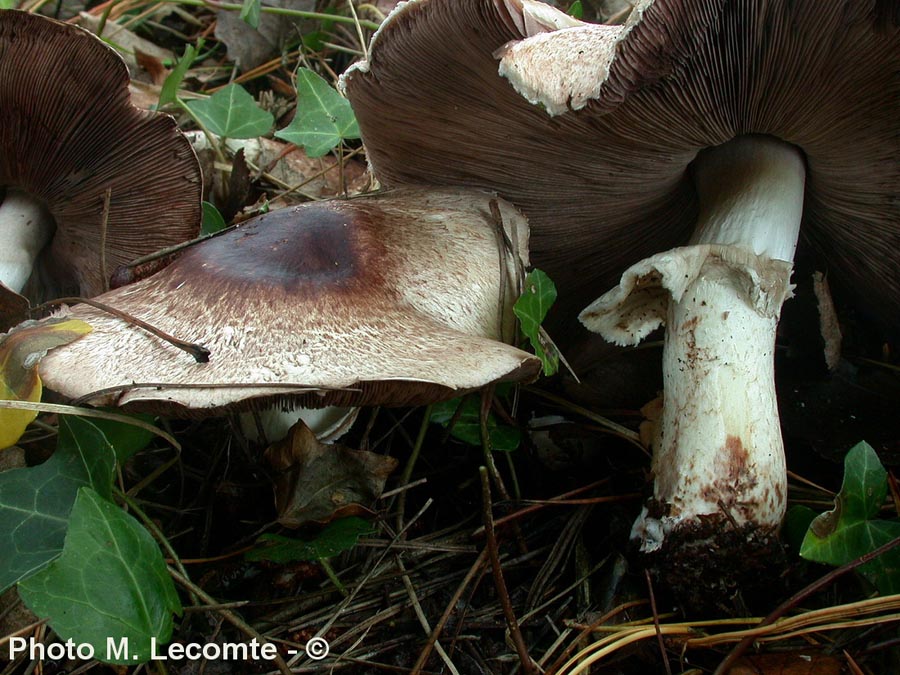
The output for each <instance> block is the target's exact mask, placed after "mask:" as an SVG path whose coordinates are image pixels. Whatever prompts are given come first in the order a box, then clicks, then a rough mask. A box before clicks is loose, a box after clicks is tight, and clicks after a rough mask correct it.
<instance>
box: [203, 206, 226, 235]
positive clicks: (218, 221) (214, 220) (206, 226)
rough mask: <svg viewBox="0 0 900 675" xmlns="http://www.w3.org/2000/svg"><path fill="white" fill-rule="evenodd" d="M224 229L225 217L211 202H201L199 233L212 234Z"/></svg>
mask: <svg viewBox="0 0 900 675" xmlns="http://www.w3.org/2000/svg"><path fill="white" fill-rule="evenodd" d="M224 229H225V219H224V218H223V217H222V214H221V213H219V209H217V208H216V207H215V205H214V204H212V203H211V202H207V201H204V202H203V225H201V227H200V234H214V233H216V232H219V231H220V230H224Z"/></svg>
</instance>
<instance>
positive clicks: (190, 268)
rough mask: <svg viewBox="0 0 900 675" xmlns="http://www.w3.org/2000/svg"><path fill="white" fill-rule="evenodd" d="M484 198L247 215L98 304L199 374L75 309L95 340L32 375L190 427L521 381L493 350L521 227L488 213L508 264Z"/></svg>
mask: <svg viewBox="0 0 900 675" xmlns="http://www.w3.org/2000/svg"><path fill="white" fill-rule="evenodd" d="M492 199H493V197H492V195H490V194H487V193H484V192H477V191H472V190H439V191H427V190H397V191H394V192H390V193H384V194H376V195H371V196H363V197H357V198H354V199H351V200H346V201H338V200H334V201H325V202H317V203H310V204H304V205H302V206H298V207H294V208H289V209H281V210H278V211H273V212H271V213H268V214H265V215H262V216H258V217H257V218H254V219H253V220H252V221H248V222H247V223H245V224H243V225H241V226H240V227H239V228H237V229H235V230H233V231H230V232H228V233H226V234H224V235H221V236H219V237H216V238H213V239H211V240H209V241H206V242H203V243H202V244H199V245H197V246H195V247H194V248H192V249H190V250H188V251H187V252H186V253H185V254H184V255H182V256H181V258H179V259H178V260H177V261H175V262H174V263H172V264H171V265H170V266H169V267H167V268H165V269H164V270H163V271H161V272H159V273H158V274H156V275H154V276H152V277H150V278H148V279H145V280H143V281H139V282H137V283H134V284H132V285H130V286H126V287H124V288H121V289H116V290H114V291H111V292H109V293H106V294H104V295H101V296H100V297H99V298H97V300H99V301H101V302H103V303H106V304H108V305H111V306H113V307H115V308H116V309H119V310H122V311H125V312H127V313H129V314H131V315H133V316H136V317H138V318H140V319H143V320H144V321H146V322H148V323H150V324H152V325H153V326H155V327H157V328H160V329H162V330H164V331H167V332H169V333H172V334H175V335H176V336H177V337H179V338H181V339H187V340H190V341H192V342H198V343H200V344H202V345H204V346H205V347H206V348H208V349H209V350H210V358H209V362H208V363H195V362H194V361H193V359H191V357H189V356H187V355H186V354H185V353H184V352H182V351H180V350H178V349H176V348H175V347H173V346H172V345H170V344H168V343H166V342H163V341H161V340H160V339H159V338H157V337H154V336H153V335H150V334H149V333H148V332H146V331H144V330H143V329H140V328H137V327H135V326H130V325H128V324H126V323H125V322H123V321H122V320H120V319H117V318H115V317H112V316H110V315H108V314H104V313H103V312H101V311H99V310H96V309H93V308H91V307H87V306H83V305H78V306H76V307H74V308H72V309H71V310H70V312H69V314H70V315H71V316H75V317H78V318H80V319H83V320H84V321H86V322H87V323H89V324H90V325H91V326H92V327H93V331H92V332H91V333H90V334H89V335H88V336H86V337H85V339H83V340H79V341H77V342H75V343H73V344H72V345H70V348H68V349H65V350H62V349H60V350H56V351H54V352H53V353H52V354H50V355H49V356H48V357H47V358H45V359H44V360H43V361H42V363H41V364H40V373H41V377H42V378H43V380H44V384H45V385H46V386H47V387H49V388H50V389H54V390H56V391H58V392H60V393H62V394H64V395H66V396H69V397H72V398H80V397H87V398H88V401H89V402H91V403H103V404H115V405H120V406H127V407H129V408H132V409H140V410H149V411H155V412H165V413H167V414H184V415H195V416H197V415H208V414H211V413H214V412H216V411H224V410H226V409H241V408H245V409H246V408H249V407H252V406H254V405H257V406H259V405H264V404H271V403H273V402H277V401H281V402H287V401H290V403H292V404H295V405H302V406H306V407H318V406H325V405H366V404H382V405H418V404H421V403H424V402H431V401H435V400H442V399H445V398H450V397H452V396H456V395H459V394H460V393H461V392H465V391H468V390H471V389H476V388H478V387H482V386H484V385H486V384H489V383H491V382H496V381H507V380H523V379H533V378H534V377H536V376H537V373H538V370H539V368H540V363H539V361H538V360H537V359H536V358H535V357H534V356H532V355H529V354H527V353H525V352H522V351H520V350H518V349H515V348H514V347H510V346H509V345H507V344H504V343H503V342H500V341H499V340H501V339H506V340H512V338H513V335H514V332H513V330H514V320H513V316H512V312H511V308H512V304H513V302H514V300H515V298H516V297H517V295H516V292H515V284H514V280H515V270H516V265H517V259H518V256H523V257H524V256H527V252H526V251H527V236H528V234H527V224H526V222H525V220H524V219H523V218H522V217H521V216H520V215H519V214H518V213H517V212H516V211H515V209H513V208H512V207H511V206H510V205H508V204H506V203H505V202H503V201H502V200H499V201H498V202H497V203H498V206H499V209H500V214H501V216H502V220H503V226H504V228H505V231H506V237H507V238H508V240H509V241H510V242H515V253H513V252H512V251H507V252H506V253H504V251H506V247H505V246H504V245H503V243H502V241H503V235H502V234H501V232H500V225H499V224H496V223H494V220H493V218H492V215H491V200H492ZM132 383H138V384H137V385H135V386H131V385H132ZM148 383H150V384H149V385H148ZM109 387H116V388H117V389H116V390H115V391H113V392H112V393H110V392H105V393H103V394H101V395H98V396H92V395H91V394H92V393H93V392H97V391H100V390H105V389H107V388H109ZM338 388H348V389H352V390H347V391H340V390H338V391H332V390H334V389H338Z"/></svg>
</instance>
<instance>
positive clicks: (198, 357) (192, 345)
mask: <svg viewBox="0 0 900 675" xmlns="http://www.w3.org/2000/svg"><path fill="white" fill-rule="evenodd" d="M79 302H80V303H84V304H85V305H89V306H91V307H93V308H95V309H99V310H100V311H101V312H106V313H107V314H112V315H113V316H115V317H117V318H119V319H122V321H124V322H126V323H129V324H131V325H133V326H138V327H139V328H143V329H144V330H145V331H147V332H148V333H150V334H151V335H155V336H156V337H158V338H159V339H160V340H164V341H165V342H168V343H169V344H170V345H172V346H173V347H176V348H178V349H180V350H181V351H183V352H186V353H188V354H190V355H191V356H192V357H193V358H194V360H195V361H196V362H197V363H208V362H209V354H210V352H209V350H208V349H207V348H206V347H204V346H203V345H199V344H197V343H196V342H187V341H185V340H179V339H178V338H177V337H175V336H173V335H169V334H168V333H166V332H165V331H162V330H160V329H159V328H156V327H155V326H151V325H150V324H149V323H147V322H146V321H142V320H141V319H138V318H137V317H135V316H132V315H131V314H128V313H126V312H123V311H122V310H120V309H116V308H115V307H111V306H110V305H107V304H105V303H102V302H97V301H96V300H91V299H89V298H79V297H69V298H57V299H56V300H51V301H50V302H45V303H44V304H42V305H38V306H37V307H35V308H33V309H32V312H39V311H41V310H43V309H46V308H48V307H52V306H54V305H61V304H64V303H65V304H70V305H72V304H77V303H79Z"/></svg>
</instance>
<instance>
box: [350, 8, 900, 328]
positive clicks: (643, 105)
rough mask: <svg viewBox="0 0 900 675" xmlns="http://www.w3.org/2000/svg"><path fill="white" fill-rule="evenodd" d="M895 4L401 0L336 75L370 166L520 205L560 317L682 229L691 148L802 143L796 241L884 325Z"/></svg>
mask: <svg viewBox="0 0 900 675" xmlns="http://www.w3.org/2000/svg"><path fill="white" fill-rule="evenodd" d="M895 9H896V3H895V2H892V1H890V0H888V1H885V0H802V1H799V2H798V1H788V0H776V1H767V2H762V1H752V0H744V1H740V2H739V1H733V2H724V1H723V0H656V1H655V2H653V1H652V0H649V1H648V0H643V1H642V2H638V3H637V7H636V9H635V11H634V12H633V13H632V16H631V17H630V18H629V20H628V21H627V22H626V24H625V25H624V26H591V25H581V26H575V27H569V28H563V29H560V30H553V31H552V32H546V33H538V34H537V35H535V36H532V37H528V35H527V32H526V28H525V26H526V24H527V25H530V26H531V30H535V26H537V27H538V28H537V29H539V28H540V26H541V25H543V26H544V27H545V28H547V29H548V30H550V28H554V27H549V28H548V24H549V23H551V22H544V23H543V24H541V23H540V22H537V23H536V22H534V21H532V22H530V23H528V22H526V21H525V17H526V14H527V13H528V11H529V9H528V6H527V5H523V4H522V3H521V2H516V1H515V0H506V1H503V0H417V1H413V2H409V3H407V4H405V5H403V6H402V7H400V8H398V9H397V10H396V12H395V13H394V14H393V15H392V16H391V17H390V18H389V20H388V21H387V22H386V23H385V25H384V26H383V27H382V29H381V30H380V31H379V33H378V34H377V36H376V38H375V39H374V41H373V44H372V47H371V50H370V56H369V60H368V61H367V62H364V63H362V64H359V65H358V66H356V67H355V69H353V70H351V71H349V72H348V73H347V75H346V76H345V78H344V87H345V90H346V93H347V95H348V97H349V98H350V100H351V102H352V103H353V107H354V110H355V111H356V114H357V117H358V119H359V122H360V128H361V131H362V136H363V140H364V141H365V143H366V147H367V151H368V155H369V158H370V161H371V164H372V167H373V169H374V171H375V173H376V175H377V176H378V177H379V179H380V180H381V181H382V182H383V183H384V184H386V185H400V184H416V183H420V184H421V183H425V184H435V185H448V184H457V185H466V186H473V187H481V188H486V189H493V190H496V191H497V192H498V193H499V194H500V195H501V196H503V197H504V198H506V199H509V200H510V201H511V202H513V203H514V204H516V205H517V206H518V207H519V208H521V209H522V210H523V212H524V213H525V214H526V215H527V216H528V218H529V222H530V225H531V228H532V246H531V248H532V256H533V258H534V262H535V264H536V265H537V266H539V267H541V268H543V269H545V270H546V271H547V272H548V273H549V274H550V276H551V277H552V278H553V279H554V280H555V281H556V283H557V285H558V286H559V287H560V289H561V293H560V300H561V309H562V310H564V311H563V312H562V316H563V317H564V318H566V319H569V318H571V317H572V315H573V314H574V313H575V312H577V311H578V310H580V309H581V308H583V307H584V305H586V304H587V303H588V302H589V301H591V300H593V299H594V297H596V295H597V293H598V292H600V291H603V290H604V289H606V288H609V287H611V286H613V285H614V284H615V283H616V281H617V280H618V276H619V274H620V273H621V272H622V270H623V269H624V268H626V267H627V266H629V265H631V264H634V263H636V262H637V261H638V260H641V259H643V258H646V257H648V256H650V255H652V254H653V253H656V252H659V251H664V250H668V249H670V248H672V247H674V246H678V245H682V244H685V243H687V240H688V237H689V235H690V233H691V230H692V228H693V226H694V224H695V222H696V220H697V215H698V213H697V212H698V202H697V197H696V193H695V190H694V187H693V184H692V181H691V177H690V175H689V174H690V170H689V167H690V164H691V162H692V161H693V159H694V158H695V157H696V155H697V154H698V152H700V151H701V150H702V149H704V148H707V147H711V146H718V145H720V144H723V143H725V142H727V141H729V140H730V139H732V138H735V137H738V136H741V135H745V134H766V135H771V136H774V137H777V138H779V139H781V140H783V141H785V142H787V143H790V144H793V145H795V146H797V147H798V148H800V149H801V150H802V152H803V153H804V156H805V160H806V164H807V171H808V173H807V176H808V178H807V183H806V195H805V200H804V213H803V224H802V227H801V239H802V240H803V241H804V242H805V243H806V244H811V245H812V246H814V247H815V249H817V251H818V252H819V253H821V254H822V255H823V257H824V258H825V259H827V260H828V266H829V273H833V275H834V277H835V278H837V279H839V280H841V281H843V282H844V283H843V285H844V286H845V287H850V288H852V289H855V293H856V296H857V298H858V299H859V300H860V301H861V302H864V303H865V304H868V305H869V306H870V307H877V310H876V311H877V313H878V314H879V315H880V316H882V317H883V318H884V319H885V320H887V321H893V322H898V323H900V291H898V289H900V264H898V263H897V255H898V251H900V226H898V223H900V202H898V200H897V197H896V191H897V185H900V162H898V161H897V150H898V148H897V138H898V136H900V115H898V114H897V101H898V100H900V78H898V77H897V72H898V68H900V50H898V49H897V44H898V40H900V35H898V33H900V27H898V18H897V13H896V11H895ZM526 38H527V39H526ZM499 72H502V73H504V74H505V75H506V77H502V76H501V75H500V74H499ZM507 78H509V79H507ZM517 90H518V91H519V92H521V94H522V95H519V93H517ZM530 101H534V102H537V103H538V105H533V104H532V103H531V102H530ZM801 243H803V242H801ZM565 310H568V311H565Z"/></svg>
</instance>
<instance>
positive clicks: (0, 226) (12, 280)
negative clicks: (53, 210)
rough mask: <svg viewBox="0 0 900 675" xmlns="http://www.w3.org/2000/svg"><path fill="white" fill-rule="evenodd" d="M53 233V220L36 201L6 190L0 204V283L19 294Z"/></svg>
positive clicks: (19, 191)
mask: <svg viewBox="0 0 900 675" xmlns="http://www.w3.org/2000/svg"><path fill="white" fill-rule="evenodd" d="M54 230H55V226H54V224H53V218H52V217H51V216H50V214H49V213H48V212H47V209H46V208H44V206H43V205H42V204H41V203H40V202H39V201H37V200H36V199H34V198H33V197H31V196H30V195H28V193H26V192H23V191H21V190H16V189H14V188H7V190H6V196H5V197H4V199H3V202H2V203H0V237H2V240H0V243H2V246H0V283H3V284H5V285H6V287H7V288H10V289H11V290H13V291H15V292H16V293H19V292H21V290H22V289H23V288H24V287H25V284H26V283H27V282H28V278H29V277H30V276H31V270H32V268H33V267H34V261H35V260H36V259H37V257H38V254H39V253H40V252H41V249H43V248H44V246H46V245H47V243H48V242H49V241H50V239H51V237H52V236H53V232H54Z"/></svg>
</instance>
